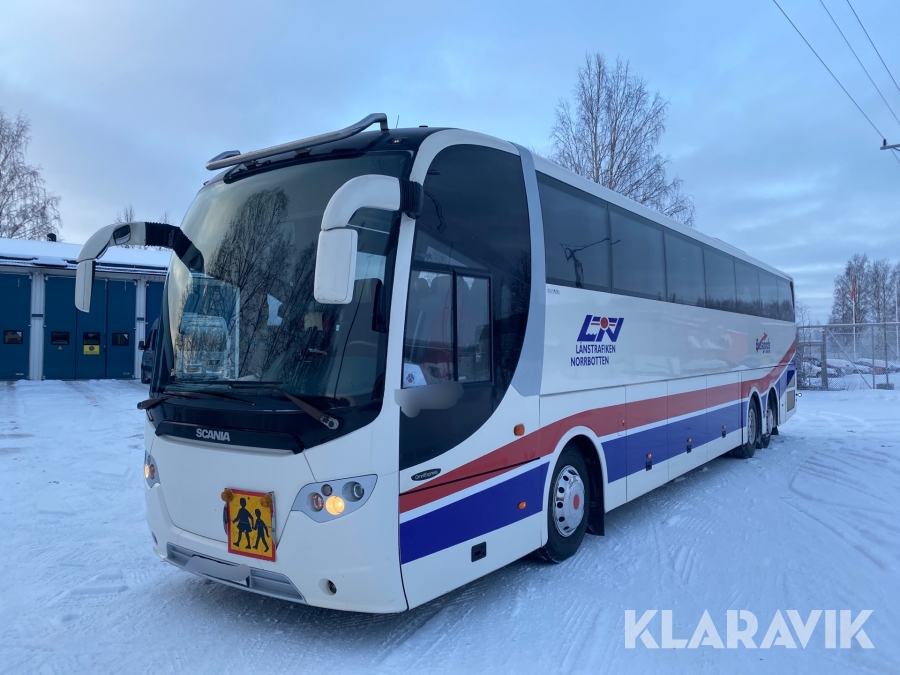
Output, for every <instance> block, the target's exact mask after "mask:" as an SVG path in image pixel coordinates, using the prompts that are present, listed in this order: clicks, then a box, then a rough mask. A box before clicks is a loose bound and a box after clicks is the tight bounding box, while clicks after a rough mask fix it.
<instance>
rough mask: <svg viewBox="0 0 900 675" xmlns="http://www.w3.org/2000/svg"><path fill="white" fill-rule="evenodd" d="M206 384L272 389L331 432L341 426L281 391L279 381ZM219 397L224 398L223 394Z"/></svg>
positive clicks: (309, 404) (299, 399)
mask: <svg viewBox="0 0 900 675" xmlns="http://www.w3.org/2000/svg"><path fill="white" fill-rule="evenodd" d="M207 384H226V385H228V386H229V387H236V388H238V389H249V388H251V387H263V388H266V389H274V390H275V391H277V392H279V393H281V394H282V395H283V396H284V397H285V398H286V399H287V400H288V401H290V402H291V403H293V404H294V405H295V406H297V407H298V408H300V410H302V411H303V412H305V413H306V414H307V415H309V416H310V417H312V418H313V419H315V420H318V421H319V422H321V423H322V424H324V425H325V426H326V427H328V428H329V429H331V430H332V431H334V430H335V429H337V428H338V427H340V426H341V421H340V420H339V419H338V418H336V417H332V416H331V415H329V414H328V413H326V412H322V411H321V410H319V409H318V408H317V407H316V406H314V405H312V404H311V403H307V402H306V401H304V400H303V399H301V398H298V397H297V396H294V395H293V394H292V393H290V392H289V391H287V390H286V389H282V388H281V387H279V386H278V385H279V384H284V382H281V381H280V380H212V381H209V382H207ZM191 393H194V392H191ZM219 395H220V396H224V394H219Z"/></svg>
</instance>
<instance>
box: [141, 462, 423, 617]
mask: <svg viewBox="0 0 900 675" xmlns="http://www.w3.org/2000/svg"><path fill="white" fill-rule="evenodd" d="M396 481H397V477H396V474H394V475H393V476H384V477H380V478H379V480H378V486H377V487H376V489H375V490H374V491H373V492H372V496H371V497H370V498H369V500H368V501H367V503H366V505H365V506H364V507H363V508H361V509H359V510H358V511H355V512H353V513H350V514H348V515H346V516H344V517H342V518H337V519H335V520H333V521H330V522H326V523H316V522H313V521H312V520H311V519H310V518H308V517H307V516H306V515H305V514H303V513H301V512H290V513H289V514H288V515H287V520H286V522H285V525H284V529H283V531H282V534H281V538H280V539H279V540H278V541H277V542H276V550H277V560H276V561H275V562H268V561H261V560H253V559H251V558H246V557H244V556H239V555H235V554H232V553H229V552H228V549H227V544H226V543H225V542H223V541H217V540H214V539H210V538H208V537H201V536H198V535H196V534H192V533H190V532H187V531H185V530H182V529H180V528H178V527H176V526H175V525H174V524H173V523H172V520H171V519H170V518H169V514H168V512H167V510H166V503H165V492H164V486H163V485H155V486H154V487H152V488H149V489H145V497H146V504H147V523H148V525H149V526H150V531H151V533H152V535H153V540H154V551H155V553H156V554H157V555H158V556H159V557H160V558H162V559H163V560H166V561H167V562H169V563H171V564H173V565H175V566H177V567H180V568H182V569H184V568H185V567H186V566H188V563H189V561H190V559H191V558H192V557H194V556H196V557H198V558H201V559H206V560H210V561H212V564H204V565H201V566H200V567H199V568H198V566H197V565H193V566H188V571H192V572H194V573H195V574H199V576H202V577H204V578H207V579H212V580H214V581H218V582H220V583H223V584H226V585H229V586H233V587H235V588H241V589H243V590H248V591H251V592H254V593H260V594H263V595H268V596H272V597H276V598H281V599H284V600H291V601H293V602H303V603H306V604H309V605H313V606H316V607H325V608H329V609H341V610H349V611H357V612H371V613H392V612H402V611H404V610H406V609H407V608H408V606H407V602H406V596H405V594H404V592H403V585H402V581H401V578H400V563H399V557H398V542H397V517H396V509H397V492H396ZM215 563H218V564H220V565H224V566H227V567H230V568H234V567H235V566H238V565H244V566H249V570H248V575H247V579H246V580H234V577H236V576H240V574H231V573H229V572H233V571H234V570H233V569H232V570H227V569H225V568H223V567H220V568H218V569H220V570H222V572H221V573H220V575H219V576H216V572H215V570H216V569H217V568H216V565H215ZM192 567H193V568H194V569H192ZM198 569H200V570H201V571H198ZM241 569H243V568H241ZM224 577H232V578H231V579H228V578H224ZM328 582H331V585H330V584H329V583H328ZM333 588H336V589H337V591H336V592H332V589H333Z"/></svg>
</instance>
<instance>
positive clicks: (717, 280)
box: [703, 248, 737, 312]
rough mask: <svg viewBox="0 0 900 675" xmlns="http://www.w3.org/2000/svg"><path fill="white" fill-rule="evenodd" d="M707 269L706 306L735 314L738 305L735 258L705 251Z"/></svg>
mask: <svg viewBox="0 0 900 675" xmlns="http://www.w3.org/2000/svg"><path fill="white" fill-rule="evenodd" d="M703 262H704V266H705V268H706V306H707V307H709V308H710V309H722V310H725V311H728V312H733V311H734V308H735V305H736V304H737V291H736V289H735V281H734V258H733V257H732V256H730V255H728V254H727V253H721V252H719V251H716V250H714V249H711V248H706V249H704V250H703Z"/></svg>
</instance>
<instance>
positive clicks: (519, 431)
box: [513, 424, 525, 436]
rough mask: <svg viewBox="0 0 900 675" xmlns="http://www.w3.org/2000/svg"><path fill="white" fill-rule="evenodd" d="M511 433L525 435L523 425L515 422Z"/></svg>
mask: <svg viewBox="0 0 900 675" xmlns="http://www.w3.org/2000/svg"><path fill="white" fill-rule="evenodd" d="M513 433H514V434H515V435H516V436H524V435H525V425H524V424H517V425H516V426H514V427H513Z"/></svg>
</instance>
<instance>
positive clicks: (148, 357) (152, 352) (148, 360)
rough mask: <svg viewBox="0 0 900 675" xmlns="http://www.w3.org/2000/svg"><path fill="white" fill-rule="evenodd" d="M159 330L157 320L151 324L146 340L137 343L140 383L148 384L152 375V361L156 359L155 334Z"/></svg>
mask: <svg viewBox="0 0 900 675" xmlns="http://www.w3.org/2000/svg"><path fill="white" fill-rule="evenodd" d="M158 328H159V319H157V320H156V321H154V322H153V325H152V326H151V327H150V332H149V333H148V334H147V339H146V340H141V341H140V342H139V343H138V349H139V350H141V351H142V352H143V353H142V354H141V382H142V383H144V384H150V376H151V375H152V374H153V361H154V360H155V359H156V334H157V332H158Z"/></svg>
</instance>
